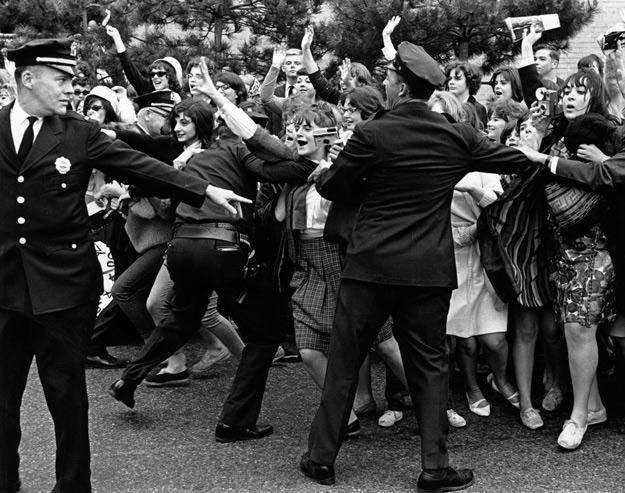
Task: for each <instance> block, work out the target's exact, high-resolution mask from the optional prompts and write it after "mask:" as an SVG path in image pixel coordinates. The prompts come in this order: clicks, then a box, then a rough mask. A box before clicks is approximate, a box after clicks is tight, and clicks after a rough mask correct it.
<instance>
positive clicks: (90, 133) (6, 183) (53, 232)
mask: <svg viewBox="0 0 625 493" xmlns="http://www.w3.org/2000/svg"><path fill="white" fill-rule="evenodd" d="M10 110H11V107H6V108H4V109H2V110H1V111H0V184H1V186H2V193H0V309H8V310H15V311H23V310H24V307H25V306H26V305H25V303H26V296H29V298H30V303H31V305H32V311H33V313H34V314H35V315H37V314H42V313H48V312H54V311H58V310H64V309H68V308H72V307H74V306H78V305H80V304H82V303H85V302H87V301H90V300H93V299H95V298H97V297H98V296H99V294H100V293H101V292H102V271H101V268H100V265H99V263H98V261H97V258H96V253H95V249H94V246H93V241H92V240H91V238H90V227H89V217H88V214H87V208H86V205H85V199H84V196H85V191H86V190H87V185H88V182H89V177H90V176H91V172H92V169H93V168H97V169H99V170H101V171H103V172H104V173H106V174H107V175H110V176H112V177H114V178H116V179H118V180H120V181H123V182H124V183H130V184H136V185H139V186H141V187H142V188H143V189H145V190H147V191H149V192H150V193H151V194H152V195H157V196H163V197H166V196H173V197H176V198H178V199H180V200H182V201H185V202H188V203H190V204H193V205H197V206H199V205H201V204H202V203H203V201H204V197H205V190H206V187H207V185H208V183H207V182H206V181H204V180H200V179H198V178H195V177H191V176H189V175H186V174H185V173H182V172H179V171H177V170H175V169H173V168H172V167H170V166H167V165H166V164H164V163H161V162H160V161H157V160H155V159H152V158H149V157H147V156H146V155H145V154H142V153H140V152H138V151H136V150H133V149H131V148H130V147H128V146H127V145H126V144H124V143H123V142H121V141H117V140H111V139H110V138H109V137H107V136H106V135H105V134H104V133H103V132H101V131H100V127H99V125H98V124H97V123H95V122H92V121H87V120H86V119H85V118H84V116H82V115H79V114H78V113H74V112H68V113H67V115H65V116H52V117H46V118H44V120H43V123H42V126H41V129H40V131H39V133H38V135H37V137H36V139H35V141H34V142H33V146H32V149H31V151H30V153H29V155H28V156H27V157H26V159H25V162H24V163H23V164H22V165H20V163H19V161H18V158H17V155H16V152H15V145H14V143H13V139H12V135H11V128H10V118H9V116H10ZM58 158H65V159H67V160H69V162H70V164H71V167H70V169H69V171H68V172H66V173H62V172H60V171H59V169H57V166H56V165H55V162H56V161H57V159H58Z"/></svg>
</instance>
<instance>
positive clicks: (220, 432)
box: [215, 423, 273, 443]
mask: <svg viewBox="0 0 625 493" xmlns="http://www.w3.org/2000/svg"><path fill="white" fill-rule="evenodd" d="M272 433H273V426H271V425H256V426H229V425H225V424H223V423H218V424H217V428H215V440H217V441H218V442H219V443H230V442H238V441H240V440H254V439H256V438H265V437H268V436H269V435H271V434H272Z"/></svg>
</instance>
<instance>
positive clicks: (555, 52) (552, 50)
mask: <svg viewBox="0 0 625 493" xmlns="http://www.w3.org/2000/svg"><path fill="white" fill-rule="evenodd" d="M538 50H547V51H548V52H549V57H550V58H551V59H552V60H554V61H556V62H560V50H559V49H558V48H556V47H555V46H553V45H550V44H539V45H536V46H535V47H534V53H536V52H537V51H538Z"/></svg>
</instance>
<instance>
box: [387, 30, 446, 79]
mask: <svg viewBox="0 0 625 493" xmlns="http://www.w3.org/2000/svg"><path fill="white" fill-rule="evenodd" d="M393 66H394V67H395V69H396V70H397V72H398V73H399V74H400V75H402V76H408V77H409V78H410V77H411V76H412V77H418V78H419V79H422V80H424V81H426V82H428V83H429V84H430V85H432V86H434V87H439V86H441V85H443V84H444V83H445V80H446V79H445V74H444V73H443V71H442V70H441V68H440V66H439V64H438V62H436V60H434V59H433V58H432V57H431V56H430V55H428V54H427V52H426V51H425V50H424V49H423V47H421V46H418V45H414V44H412V43H409V42H408V41H402V42H401V43H400V44H399V46H398V47H397V56H396V57H395V60H393Z"/></svg>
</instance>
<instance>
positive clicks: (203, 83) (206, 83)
mask: <svg viewBox="0 0 625 493" xmlns="http://www.w3.org/2000/svg"><path fill="white" fill-rule="evenodd" d="M199 67H200V72H201V74H202V78H201V79H199V80H198V79H196V82H195V88H196V89H197V90H198V91H200V92H201V93H202V94H204V95H206V96H208V97H209V98H211V99H212V100H213V101H214V102H215V104H217V106H219V104H218V102H217V101H216V99H218V98H219V96H222V97H223V95H221V94H220V92H219V91H218V90H217V87H215V84H214V83H213V79H211V76H210V73H209V72H208V66H207V65H206V59H205V58H204V57H200V65H199Z"/></svg>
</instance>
